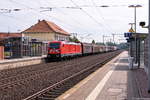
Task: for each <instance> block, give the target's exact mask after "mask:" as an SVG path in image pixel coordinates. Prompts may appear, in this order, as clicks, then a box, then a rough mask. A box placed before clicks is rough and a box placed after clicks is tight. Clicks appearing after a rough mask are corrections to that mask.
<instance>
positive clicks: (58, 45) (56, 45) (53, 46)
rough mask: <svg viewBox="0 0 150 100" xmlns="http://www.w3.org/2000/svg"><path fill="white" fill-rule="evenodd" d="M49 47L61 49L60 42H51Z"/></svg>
mask: <svg viewBox="0 0 150 100" xmlns="http://www.w3.org/2000/svg"><path fill="white" fill-rule="evenodd" d="M49 47H50V48H52V49H59V47H60V43H50V44H49Z"/></svg>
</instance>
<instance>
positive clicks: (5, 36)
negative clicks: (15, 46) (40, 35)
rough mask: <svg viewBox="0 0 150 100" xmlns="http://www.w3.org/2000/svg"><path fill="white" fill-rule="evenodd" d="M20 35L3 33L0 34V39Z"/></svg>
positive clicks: (18, 35)
mask: <svg viewBox="0 0 150 100" xmlns="http://www.w3.org/2000/svg"><path fill="white" fill-rule="evenodd" d="M21 36H22V34H21V33H5V32H0V38H9V37H21Z"/></svg>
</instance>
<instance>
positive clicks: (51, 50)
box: [47, 41, 116, 59]
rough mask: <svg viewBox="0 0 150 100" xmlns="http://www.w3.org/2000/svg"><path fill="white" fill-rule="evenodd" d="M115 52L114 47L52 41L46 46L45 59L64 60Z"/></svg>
mask: <svg viewBox="0 0 150 100" xmlns="http://www.w3.org/2000/svg"><path fill="white" fill-rule="evenodd" d="M114 50H116V47H115V46H102V45H96V44H91V43H74V42H66V41H52V42H49V44H48V54H47V58H49V59H50V58H65V57H73V56H83V55H90V54H96V53H102V52H109V51H114Z"/></svg>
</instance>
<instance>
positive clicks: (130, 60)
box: [128, 57, 134, 69]
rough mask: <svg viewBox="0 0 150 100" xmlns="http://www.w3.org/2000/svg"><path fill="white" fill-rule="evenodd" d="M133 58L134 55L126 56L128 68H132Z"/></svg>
mask: <svg viewBox="0 0 150 100" xmlns="http://www.w3.org/2000/svg"><path fill="white" fill-rule="evenodd" d="M133 60H134V57H129V58H128V61H129V69H133Z"/></svg>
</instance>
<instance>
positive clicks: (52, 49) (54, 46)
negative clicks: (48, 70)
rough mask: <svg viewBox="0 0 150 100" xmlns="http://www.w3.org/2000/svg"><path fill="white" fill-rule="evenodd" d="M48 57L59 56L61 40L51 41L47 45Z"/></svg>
mask: <svg viewBox="0 0 150 100" xmlns="http://www.w3.org/2000/svg"><path fill="white" fill-rule="evenodd" d="M47 57H48V58H60V57H61V42H60V41H53V42H50V43H49V45H48V55H47Z"/></svg>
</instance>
